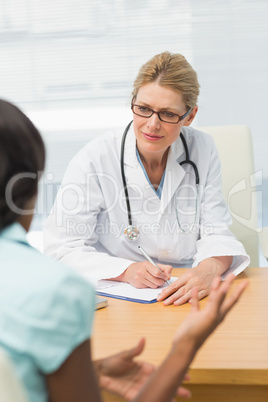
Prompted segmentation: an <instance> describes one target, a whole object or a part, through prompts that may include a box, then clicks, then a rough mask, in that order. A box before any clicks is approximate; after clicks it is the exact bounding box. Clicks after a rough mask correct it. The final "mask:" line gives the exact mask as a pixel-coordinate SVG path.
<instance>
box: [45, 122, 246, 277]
mask: <svg viewBox="0 0 268 402" xmlns="http://www.w3.org/2000/svg"><path fill="white" fill-rule="evenodd" d="M122 132H123V130H122V131H120V132H116V133H108V134H107V135H104V136H101V137H98V138H96V139H94V140H93V141H91V142H90V143H88V144H87V145H86V146H85V147H84V148H83V149H82V150H81V151H80V152H79V153H78V154H77V155H76V156H75V157H74V158H73V159H72V161H71V162H70V164H69V166H68V168H67V170H66V173H65V176H64V178H63V181H62V185H61V188H60V190H59V193H58V195H57V198H56V201H55V204H54V207H53V209H52V211H51V214H50V216H49V218H48V220H47V222H46V225H45V230H44V242H45V244H44V246H45V252H46V253H47V254H49V255H51V256H52V257H54V258H56V259H59V260H62V261H63V262H64V263H66V264H68V265H70V266H72V267H74V268H75V269H76V270H77V271H78V272H79V273H80V274H81V275H82V276H84V277H85V278H87V279H88V280H93V281H96V280H98V279H103V278H113V277H116V276H118V275H120V274H121V273H122V272H124V271H125V269H126V268H127V267H128V266H129V265H130V264H131V263H133V262H137V261H143V260H144V257H143V256H142V255H141V254H140V252H139V250H138V247H137V246H138V245H141V246H142V247H143V248H144V249H145V250H146V251H147V253H148V254H149V255H150V256H151V257H152V258H153V259H154V261H155V262H156V263H157V262H159V263H163V264H165V263H166V264H170V265H172V266H173V267H187V266H188V267H189V266H191V265H192V266H193V267H194V266H196V265H198V264H199V263H200V262H201V261H202V260H204V259H205V258H208V257H213V256H214V257H215V256H224V255H231V256H234V258H233V263H232V266H231V267H230V269H229V270H228V272H230V271H232V272H234V273H235V274H238V273H239V272H241V271H242V270H243V269H244V268H246V267H247V265H248V264H249V257H248V255H247V254H246V252H245V249H244V247H243V246H242V244H241V243H240V242H238V241H237V240H236V239H235V238H234V236H233V235H232V233H231V232H230V230H229V229H228V226H229V225H230V224H231V218H230V215H229V212H228V210H227V207H226V204H225V202H224V200H223V197H222V192H221V167H220V161H219V157H218V153H217V150H216V147H215V145H214V142H213V140H212V138H211V137H210V136H209V135H207V134H205V133H203V132H201V131H198V130H196V129H194V128H192V127H183V129H182V132H183V134H184V136H185V139H186V142H187V145H188V149H189V155H190V159H191V160H192V161H194V162H195V164H196V165H197V167H198V171H199V176H200V185H199V192H198V202H197V208H195V205H196V185H195V176H194V173H193V168H192V167H191V166H190V165H188V164H187V165H183V166H180V164H179V162H181V161H183V160H185V152H184V148H183V145H182V141H181V139H180V138H178V140H177V141H176V142H175V143H173V144H172V145H171V147H170V150H169V154H168V160H167V166H166V173H165V179H164V185H163V190H162V196H161V199H159V198H158V196H157V195H156V193H155V191H154V190H153V188H152V187H151V185H150V184H149V182H148V180H147V179H146V177H145V174H144V171H143V169H142V167H141V165H140V164H139V162H138V160H137V156H136V139H135V135H134V132H133V128H132V127H131V128H130V130H129V133H128V135H127V138H126V143H125V157H124V161H125V162H124V169H125V175H126V180H127V185H128V191H129V197H130V205H131V212H132V220H133V224H134V225H135V226H137V227H138V228H139V231H140V237H139V239H138V240H137V241H129V240H128V239H127V238H126V236H125V235H124V231H125V229H126V227H127V226H128V219H127V208H126V202H125V195H124V190H123V184H122V177H121V171H120V147H121V138H122ZM175 205H176V206H177V208H175ZM196 209H197V217H196V218H197V219H195V215H196ZM177 217H178V219H177ZM195 221H196V224H195V225H193V224H194V223H195ZM178 222H179V224H178ZM191 226H192V227H191ZM180 227H182V228H183V229H184V230H185V231H186V232H183V231H182V230H181V228H180ZM189 229H192V230H191V231H189Z"/></svg>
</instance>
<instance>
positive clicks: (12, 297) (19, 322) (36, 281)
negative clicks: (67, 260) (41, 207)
mask: <svg viewBox="0 0 268 402" xmlns="http://www.w3.org/2000/svg"><path fill="white" fill-rule="evenodd" d="M0 261H1V262H0V278H1V279H0V328H1V330H0V345H1V346H2V347H3V348H4V349H5V350H6V352H7V353H8V354H9V355H10V357H11V360H12V361H13V363H14V366H15V370H16V371H17V374H18V376H19V377H20V379H21V380H22V382H23V383H24V386H25V388H26V392H27V394H28V398H29V400H30V401H31V402H47V401H48V394H47V390H46V384H45V377H44V375H46V374H48V373H53V372H54V371H56V370H57V369H58V368H59V367H60V366H61V364H62V363H63V362H64V361H65V360H66V358H67V357H68V356H69V355H70V353H71V352H72V351H73V350H74V349H75V348H76V347H77V346H78V345H79V344H81V343H82V342H84V341H85V340H86V339H88V338H89V337H90V334H91V327H92V320H93V314H94V305H95V292H94V290H93V288H92V286H91V285H90V284H89V283H88V282H86V281H84V280H83V279H82V278H81V277H79V276H78V275H77V274H76V273H75V272H74V271H73V270H71V269H70V268H68V267H66V266H64V265H63V264H61V263H59V262H57V261H54V260H52V259H50V258H49V257H47V256H44V255H42V254H41V253H39V252H38V251H37V250H35V249H34V248H32V247H31V246H30V245H29V244H28V243H27V240H26V232H25V230H24V229H23V228H22V226H21V225H20V224H18V223H15V224H13V225H11V226H9V227H8V228H6V229H4V230H3V231H2V232H0Z"/></svg>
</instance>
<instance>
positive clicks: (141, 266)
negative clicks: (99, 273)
mask: <svg viewBox="0 0 268 402" xmlns="http://www.w3.org/2000/svg"><path fill="white" fill-rule="evenodd" d="M171 272H172V266H171V265H163V264H157V265H155V264H153V263H151V262H149V261H142V262H135V263H133V264H130V265H129V267H128V268H127V269H126V270H125V271H124V272H123V273H122V274H121V275H120V276H118V277H117V278H115V279H116V280H117V281H120V282H127V283H130V284H131V285H132V286H135V288H153V289H156V288H158V287H160V286H163V285H164V284H165V282H167V281H168V280H169V279H170V277H171ZM112 279H113V278H112Z"/></svg>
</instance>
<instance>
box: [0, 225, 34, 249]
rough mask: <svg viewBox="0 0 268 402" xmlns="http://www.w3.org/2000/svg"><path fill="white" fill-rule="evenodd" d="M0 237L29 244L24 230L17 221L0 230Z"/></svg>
mask: <svg viewBox="0 0 268 402" xmlns="http://www.w3.org/2000/svg"><path fill="white" fill-rule="evenodd" d="M0 239H8V240H12V241H17V242H19V243H25V244H26V245H29V243H28V241H27V239H26V230H25V229H24V228H23V227H22V226H21V225H20V224H19V223H18V222H15V223H12V224H11V225H10V226H8V227H7V228H5V229H3V230H2V231H1V232H0Z"/></svg>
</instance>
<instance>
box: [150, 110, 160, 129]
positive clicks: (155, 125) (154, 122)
mask: <svg viewBox="0 0 268 402" xmlns="http://www.w3.org/2000/svg"><path fill="white" fill-rule="evenodd" d="M160 126H161V120H160V119H159V116H158V114H157V113H154V114H152V116H151V117H148V119H147V127H150V129H159V128H160Z"/></svg>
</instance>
